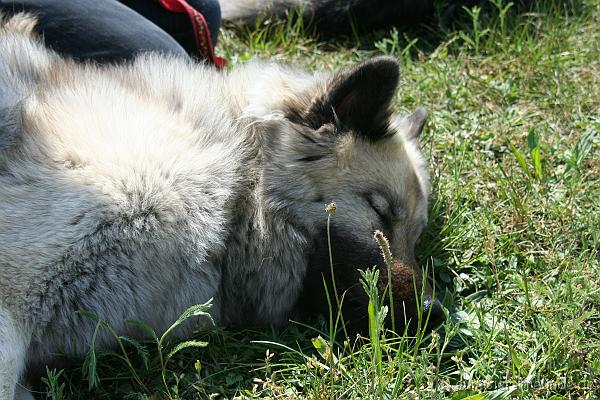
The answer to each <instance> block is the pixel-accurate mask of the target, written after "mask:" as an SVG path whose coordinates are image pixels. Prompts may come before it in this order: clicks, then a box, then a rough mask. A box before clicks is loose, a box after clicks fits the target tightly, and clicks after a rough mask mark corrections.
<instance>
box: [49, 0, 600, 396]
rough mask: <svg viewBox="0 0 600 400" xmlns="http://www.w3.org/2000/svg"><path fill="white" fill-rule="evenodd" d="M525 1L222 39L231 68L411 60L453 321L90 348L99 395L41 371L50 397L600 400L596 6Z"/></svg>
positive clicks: (410, 92)
mask: <svg viewBox="0 0 600 400" xmlns="http://www.w3.org/2000/svg"><path fill="white" fill-rule="evenodd" d="M531 3H533V4H532V5H530V6H529V7H528V8H525V6H517V5H514V4H511V3H508V2H507V1H504V0H492V1H489V2H488V3H485V4H483V5H482V6H480V7H472V8H469V9H465V10H463V11H462V12H461V13H459V14H458V15H456V16H455V17H456V19H455V23H454V24H451V25H449V24H448V23H447V22H446V23H444V24H442V23H441V22H439V21H438V20H437V19H436V20H434V21H431V22H430V24H429V26H427V27H424V28H421V29H420V30H418V31H411V32H399V31H397V30H391V31H389V32H379V33H375V34H368V35H366V34H363V35H353V37H352V38H349V39H347V40H342V41H338V42H331V41H328V42H325V41H320V40H319V39H318V38H316V37H315V36H314V35H312V34H311V32H310V27H305V26H303V25H301V24H297V23H296V24H294V23H275V22H272V21H270V22H269V21H267V22H263V23H261V24H259V25H258V26H257V27H256V28H254V29H237V28H233V27H226V29H225V30H224V31H223V35H222V37H221V41H220V44H219V51H220V53H221V54H223V55H225V56H226V57H227V58H228V59H229V60H230V62H231V64H233V65H235V64H238V63H240V62H243V61H246V60H248V59H249V58H251V57H254V56H259V57H265V58H271V59H278V60H281V61H289V62H293V63H296V64H301V65H305V66H307V67H308V68H311V69H313V68H325V69H333V68H338V67H341V66H345V65H351V64H352V63H355V62H356V61H358V60H362V59H365V58H367V57H369V56H372V55H374V54H376V53H379V52H384V53H387V54H391V55H393V56H396V57H397V58H398V59H399V60H400V61H401V63H402V77H403V78H402V79H403V82H402V88H401V90H400V94H399V95H398V97H397V107H398V109H399V110H402V111H406V112H408V111H410V110H412V109H414V108H415V107H417V106H425V107H427V108H428V109H429V111H430V116H431V117H430V120H429V123H428V126H427V129H426V133H425V135H424V139H423V141H424V143H423V148H424V151H425V153H426V154H427V156H428V158H429V160H430V171H431V174H432V178H433V179H432V180H433V193H432V201H431V213H430V222H429V226H428V228H427V230H426V231H425V233H424V235H423V237H422V239H421V241H420V245H419V249H418V255H419V261H420V262H421V264H422V265H423V266H426V267H427V268H428V270H429V271H433V272H434V276H435V281H436V287H437V292H438V297H439V298H441V299H443V302H444V305H445V306H446V308H447V309H448V311H449V317H450V318H449V319H448V322H447V323H446V324H445V326H443V327H441V328H440V329H439V330H438V331H436V332H434V333H433V334H431V335H428V336H424V337H423V336H420V337H417V339H416V340H415V339H412V340H411V339H407V338H405V337H399V336H394V335H391V334H389V333H385V332H383V334H381V329H379V328H380V326H379V328H378V329H379V330H377V329H375V330H372V335H371V337H370V338H366V339H363V340H358V341H356V340H354V338H348V339H347V340H340V341H336V339H335V338H333V337H332V335H331V332H330V327H328V322H327V321H321V320H318V321H315V322H314V323H313V324H310V325H304V324H300V323H292V324H290V326H289V327H288V328H286V329H285V330H283V331H275V330H269V329H267V330H262V331H231V330H213V331H209V332H201V333H198V337H197V338H195V339H197V340H198V341H199V342H208V343H209V344H208V346H206V347H203V348H196V347H194V348H186V349H182V350H181V351H179V352H178V353H177V354H174V355H172V357H169V358H170V361H169V363H168V364H167V365H166V366H165V363H164V360H163V358H162V357H163V356H162V355H161V352H160V351H156V350H152V349H153V348H155V347H152V346H151V344H137V345H133V346H129V347H128V348H129V349H130V350H127V352H126V354H128V355H127V356H123V354H122V353H119V354H96V355H95V361H94V363H95V367H94V371H93V372H94V373H95V374H97V375H96V376H97V378H98V379H99V381H98V382H95V384H94V385H92V386H93V387H92V388H91V389H89V388H88V386H89V380H88V379H86V378H85V377H84V374H83V373H82V368H81V366H76V367H74V368H71V369H68V370H64V371H49V372H48V375H47V377H46V378H45V382H46V384H45V388H44V389H45V390H46V391H47V392H48V398H53V399H78V398H81V399H109V398H119V399H120V398H129V399H137V398H140V399H142V398H148V399H159V398H169V397H170V398H173V399H177V398H184V399H196V398H199V399H205V398H215V399H224V398H227V399H233V398H235V399H255V398H264V399H296V398H307V399H339V398H344V399H346V398H348V399H352V398H356V399H363V398H385V399H453V400H458V399H469V400H475V399H505V398H511V399H512V398H516V399H552V400H559V399H596V398H599V397H600V315H599V312H600V257H599V252H598V251H599V243H600V159H599V157H598V145H599V142H600V134H599V132H600V45H599V44H600V28H598V27H599V26H600V3H599V1H598V0H581V1H575V0H573V1H535V2H531ZM324 218H326V215H325V214H324ZM332 218H335V216H332ZM357 267H361V268H363V267H366V266H357ZM363 278H364V282H363V284H364V285H365V288H366V289H369V279H371V280H372V279H373V278H372V276H371V275H370V273H369V272H366V273H365V274H364V275H363ZM373 300H376V299H373ZM367 312H370V315H369V317H370V319H371V320H372V321H374V322H373V323H374V324H377V321H378V318H379V319H380V318H381V316H382V315H385V310H384V309H383V307H381V306H379V305H378V304H377V302H376V301H375V302H374V303H373V307H372V309H371V308H370V309H369V311H368V310H365V313H367ZM332 321H333V320H332ZM374 327H375V328H377V327H378V325H374ZM169 346H176V344H169ZM165 348H166V347H165ZM169 348H174V347H169ZM86 367H87V368H88V369H89V363H88V364H86ZM88 372H89V371H88ZM87 376H89V374H88V375H87ZM138 380H139V381H140V382H142V383H143V385H140V384H139V382H137V381H138Z"/></svg>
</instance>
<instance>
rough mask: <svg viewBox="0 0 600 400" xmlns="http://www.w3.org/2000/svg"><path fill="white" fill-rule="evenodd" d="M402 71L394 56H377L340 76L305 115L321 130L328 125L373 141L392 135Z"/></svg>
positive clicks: (310, 123) (309, 122) (314, 127)
mask: <svg viewBox="0 0 600 400" xmlns="http://www.w3.org/2000/svg"><path fill="white" fill-rule="evenodd" d="M399 80H400V72H399V65H398V62H397V61H396V60H395V59H394V58H392V57H375V58H372V59H370V60H367V61H365V62H362V63H360V64H358V65H357V66H356V67H354V68H352V69H349V70H347V71H343V72H341V73H339V74H338V75H336V76H335V77H334V78H333V80H332V82H331V84H330V86H329V87H328V89H327V90H326V92H325V93H324V94H323V95H322V97H321V98H320V99H318V100H317V101H315V102H313V104H312V105H311V107H310V109H309V111H308V113H307V115H306V116H305V118H306V120H307V122H308V124H309V126H311V127H312V128H313V129H315V130H317V129H319V128H320V127H321V126H323V125H325V124H327V123H333V124H335V125H336V126H337V127H338V128H339V130H340V131H342V132H344V131H353V132H355V133H357V134H359V135H361V136H363V137H365V138H368V139H371V140H377V139H380V138H382V137H384V136H386V135H388V134H389V121H390V116H391V103H392V100H393V98H394V95H395V93H396V89H397V88H398V82H399Z"/></svg>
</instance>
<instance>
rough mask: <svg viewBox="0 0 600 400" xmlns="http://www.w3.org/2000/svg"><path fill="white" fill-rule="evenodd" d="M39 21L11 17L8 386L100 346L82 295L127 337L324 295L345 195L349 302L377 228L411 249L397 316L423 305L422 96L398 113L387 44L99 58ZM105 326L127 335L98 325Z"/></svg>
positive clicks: (6, 67)
mask: <svg viewBox="0 0 600 400" xmlns="http://www.w3.org/2000/svg"><path fill="white" fill-rule="evenodd" d="M34 23H35V21H34V20H32V19H31V18H30V17H28V16H27V15H16V16H15V17H13V18H12V19H7V20H4V21H3V22H0V250H1V251H0V399H12V398H13V397H14V396H15V394H14V393H15V390H16V389H15V388H16V387H17V383H18V381H19V380H20V379H21V378H22V377H23V376H24V374H25V373H26V372H27V373H28V374H29V375H35V374H36V373H37V372H38V371H39V370H40V369H42V368H43V366H45V365H47V364H51V365H52V364H54V365H56V363H57V362H58V361H59V359H60V356H61V355H64V356H67V357H81V356H82V355H84V354H85V353H86V352H87V351H88V350H89V340H90V338H91V337H92V332H93V330H94V322H93V321H91V320H90V319H86V318H84V317H82V316H80V315H79V314H77V313H76V311H77V310H87V311H90V312H92V313H95V314H96V315H98V316H100V317H102V318H104V319H106V320H107V321H108V322H109V323H110V324H111V325H112V326H113V327H114V329H115V330H116V331H117V332H119V333H120V334H126V335H130V336H132V337H141V336H143V335H142V332H140V331H138V330H136V329H135V327H134V326H133V325H131V324H127V323H126V322H125V320H126V319H128V318H137V319H141V320H144V321H147V322H148V323H150V324H151V325H153V326H154V327H155V328H156V329H157V330H158V331H161V330H164V329H165V328H167V327H168V326H169V325H170V324H171V323H172V322H173V321H174V320H175V319H176V317H177V316H178V315H179V313H181V312H182V311H183V310H184V309H185V308H187V307H188V306H191V305H193V304H198V303H201V302H205V301H207V300H208V299H209V298H214V306H213V308H212V310H211V313H212V315H213V317H214V319H215V320H216V321H217V323H219V324H221V325H224V326H226V325H244V324H246V325H247V324H284V323H285V322H286V321H287V320H288V318H289V317H290V316H291V315H292V313H296V312H300V311H313V310H315V311H319V306H320V305H319V303H318V302H319V301H322V300H323V298H322V296H321V295H320V294H318V293H321V292H323V287H322V276H323V275H324V276H325V277H326V278H328V277H329V273H328V271H329V261H328V260H329V257H328V252H327V250H326V249H327V236H326V234H324V231H325V226H326V219H327V217H326V214H325V211H324V205H325V204H326V203H328V202H330V201H332V200H335V201H336V202H337V207H338V209H337V212H336V213H335V215H334V216H333V222H332V238H331V239H332V243H333V246H334V249H333V257H334V260H335V269H336V279H338V285H339V286H338V290H340V292H341V291H346V290H347V299H348V302H347V306H346V305H345V306H344V307H345V308H347V310H346V311H348V315H347V316H346V319H347V320H348V321H349V322H350V323H353V322H356V323H357V324H358V323H360V322H361V321H360V320H361V316H362V315H363V314H365V307H366V302H365V301H366V300H365V297H364V295H363V294H362V290H360V289H359V288H358V285H357V278H358V274H357V272H356V268H357V267H361V268H366V267H370V266H373V265H376V264H378V265H382V263H381V257H380V255H379V251H378V249H377V246H376V244H375V242H374V241H373V239H372V234H373V230H374V229H383V230H384V232H385V233H386V235H387V236H388V237H389V238H390V240H391V243H392V249H393V251H394V253H395V255H396V256H397V261H396V264H395V265H394V268H393V277H392V278H393V281H394V285H393V286H394V288H393V290H394V296H395V297H394V299H395V302H398V304H395V306H396V307H398V308H399V311H398V315H400V313H401V310H408V311H407V313H408V315H407V317H408V318H411V317H414V315H412V314H411V311H410V310H412V309H413V308H411V307H413V303H414V302H415V299H414V297H415V294H414V291H413V284H414V282H413V278H414V279H416V281H417V287H420V282H421V276H420V274H419V271H418V268H416V265H415V263H414V257H413V248H414V244H415V241H416V240H417V238H418V236H419V234H420V232H421V230H422V229H423V226H424V224H425V220H426V214H427V211H426V210H427V195H428V190H429V189H428V178H427V174H426V172H425V167H424V163H423V160H422V158H421V156H420V154H419V151H418V147H417V143H416V136H417V135H418V133H419V132H420V131H421V129H422V127H423V123H424V119H425V112H424V111H423V110H418V111H417V112H415V113H414V114H413V115H412V116H410V117H408V118H398V117H395V116H393V115H392V112H391V108H390V107H391V106H390V105H391V102H392V99H393V97H394V94H395V91H396V87H397V84H398V65H397V63H396V62H395V61H394V60H393V59H390V58H385V57H384V58H376V59H372V60H369V61H366V62H364V63H362V64H359V65H357V66H356V67H354V68H352V69H349V70H344V71H341V72H338V73H335V74H333V75H329V74H309V73H306V72H303V71H301V70H297V69H293V68H290V67H286V66H282V65H277V64H271V63H263V62H258V61H256V62H251V63H248V64H247V65H245V66H242V67H240V68H237V69H235V70H234V71H232V72H230V73H222V72H219V71H216V70H214V69H213V68H211V67H208V66H203V65H198V64H194V63H192V62H190V61H186V60H179V59H169V58H163V57H161V56H159V55H146V56H142V57H140V58H139V59H137V61H135V62H134V63H132V64H129V65H122V66H108V67H99V66H96V65H92V64H89V65H83V64H77V63H75V62H73V61H70V60H66V59H63V58H61V57H60V56H58V55H57V54H55V53H53V52H51V51H49V50H47V49H46V48H45V47H44V46H43V44H42V43H41V42H40V41H39V40H37V39H36V38H35V36H34V35H33V34H32V28H33V26H34ZM382 273H383V277H382V282H387V278H386V277H385V276H386V275H385V269H382ZM329 282H331V281H329ZM426 297H427V299H426V303H427V304H431V303H430V293H429V292H427V296H426ZM427 304H426V305H427ZM325 309H326V307H325ZM398 319H402V318H401V317H400V318H398ZM196 322H197V323H202V321H196ZM192 329H193V326H192V325H190V324H188V325H184V326H182V328H181V329H180V330H179V331H178V332H177V333H178V334H179V335H180V336H186V335H189V334H190V333H191V330H192ZM96 344H97V346H100V347H103V348H107V347H110V346H112V345H114V343H113V339H112V337H111V336H110V335H109V334H108V333H107V332H104V331H100V333H99V336H98V338H97V341H96ZM22 394H23V393H21V395H22ZM18 396H20V395H19V394H17V397H18Z"/></svg>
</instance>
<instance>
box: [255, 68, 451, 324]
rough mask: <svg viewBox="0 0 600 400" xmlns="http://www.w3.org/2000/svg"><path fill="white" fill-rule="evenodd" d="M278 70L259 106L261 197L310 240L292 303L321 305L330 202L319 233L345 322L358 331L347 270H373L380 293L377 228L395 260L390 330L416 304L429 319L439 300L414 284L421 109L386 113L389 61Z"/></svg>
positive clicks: (362, 310) (421, 222)
mask: <svg viewBox="0 0 600 400" xmlns="http://www.w3.org/2000/svg"><path fill="white" fill-rule="evenodd" d="M279 72H280V73H281V74H282V75H281V76H283V78H281V79H280V80H278V78H277V76H275V77H274V78H273V87H272V89H271V90H270V93H269V95H270V96H269V97H268V99H269V102H268V103H269V104H268V107H266V108H267V109H269V110H270V112H271V116H274V117H273V118H272V119H273V121H274V122H273V123H272V125H271V128H270V129H269V132H268V134H267V137H266V139H265V140H268V141H269V142H270V143H269V145H268V146H266V147H267V148H268V149H269V151H268V152H267V154H265V157H266V164H265V165H266V170H265V171H264V177H265V179H264V193H265V197H266V199H267V202H268V204H269V206H270V207H272V208H273V209H279V210H281V213H282V214H283V215H284V218H286V219H287V220H288V222H289V223H291V224H294V225H296V226H301V227H302V229H304V230H305V231H306V232H308V235H309V237H311V238H312V240H313V246H312V251H311V253H310V256H309V267H308V271H307V276H306V279H305V284H304V288H303V290H304V295H303V296H301V298H300V301H299V305H298V306H299V308H301V309H304V310H307V309H309V310H315V311H317V310H318V311H322V312H326V311H327V309H328V306H327V304H328V303H327V301H326V298H325V296H324V292H325V290H324V287H323V277H325V280H326V281H327V282H329V284H330V285H331V282H332V278H331V272H330V257H329V256H330V252H329V246H328V234H327V214H326V213H325V210H324V208H325V205H326V204H328V203H330V202H335V203H336V205H337V210H336V212H335V214H334V215H332V218H331V224H330V233H329V238H330V241H331V257H332V260H333V271H334V275H335V282H336V286H337V291H338V294H339V295H340V296H341V295H342V294H343V293H344V301H343V307H342V308H343V311H344V318H345V320H346V321H347V322H349V323H350V324H351V325H352V326H354V327H356V328H358V329H362V328H364V327H365V326H366V323H367V319H366V316H367V311H366V309H367V303H368V299H367V296H366V294H365V293H364V291H363V288H362V286H361V285H360V283H359V273H358V270H357V269H359V268H360V269H366V268H370V267H373V266H375V265H376V266H378V267H379V269H380V285H379V286H380V293H381V294H383V292H384V289H385V287H386V284H387V283H388V269H387V267H386V266H385V263H384V260H383V258H382V255H381V251H380V249H379V247H378V244H377V242H376V241H375V240H374V238H373V233H374V231H376V230H380V231H382V232H383V233H384V235H385V236H386V237H387V238H388V239H389V243H390V247H391V251H392V253H393V256H394V259H395V261H394V263H393V265H392V268H391V275H392V276H391V282H392V294H393V296H392V297H393V302H394V305H393V306H394V311H395V316H396V320H397V326H396V327H397V330H401V329H403V327H406V325H403V322H404V321H412V323H409V325H410V327H411V328H412V327H415V326H416V320H417V318H418V317H417V314H419V312H418V310H419V309H420V310H421V311H422V321H424V320H426V319H429V325H430V326H433V325H434V324H436V323H438V322H439V321H440V320H441V319H442V318H443V314H442V310H441V306H440V304H439V302H437V300H435V299H434V298H433V296H432V291H431V289H430V288H429V286H428V285H427V284H426V283H425V284H424V278H423V276H422V273H421V268H420V267H419V266H418V265H417V263H416V262H415V255H414V248H415V244H416V242H417V239H418V238H419V235H420V234H421V232H422V230H423V229H424V228H425V226H426V222H427V203H428V194H429V179H428V175H427V172H426V169H425V163H424V161H423V158H422V156H421V154H420V151H419V144H418V138H419V135H420V133H421V131H422V129H423V126H424V124H425V120H426V117H427V113H426V111H425V110H424V109H417V110H416V111H415V112H414V113H413V114H411V115H410V116H408V117H399V116H397V115H394V113H393V110H392V103H393V99H394V96H395V93H396V90H397V87H398V82H399V66H398V63H397V62H396V61H395V60H394V59H393V58H390V57H377V58H373V59H370V60H368V61H365V62H363V63H360V64H358V65H356V66H355V67H353V68H350V69H346V70H342V71H340V72H338V73H335V74H333V75H332V76H320V75H310V76H309V75H302V74H298V73H289V74H287V76H286V74H285V73H284V72H285V71H281V70H280V71H279ZM265 95H266V94H265ZM264 104H265V103H264V102H263V105H262V106H263V107H264ZM329 289H330V290H329V293H330V295H332V296H333V291H332V290H331V289H332V287H331V286H330V287H329ZM332 302H333V303H334V304H335V300H333V301H332ZM420 305H422V306H423V307H422V308H420V307H419V306H420Z"/></svg>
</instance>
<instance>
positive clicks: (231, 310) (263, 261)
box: [218, 118, 312, 325]
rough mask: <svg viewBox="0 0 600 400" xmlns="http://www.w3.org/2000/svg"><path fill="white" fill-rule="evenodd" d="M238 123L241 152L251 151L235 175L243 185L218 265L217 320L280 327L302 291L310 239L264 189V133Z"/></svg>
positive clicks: (266, 142)
mask: <svg viewBox="0 0 600 400" xmlns="http://www.w3.org/2000/svg"><path fill="white" fill-rule="evenodd" d="M240 123H241V124H245V125H246V126H245V127H244V129H243V132H244V133H245V140H246V144H247V146H246V148H247V149H251V151H250V152H248V153H247V159H246V162H245V163H243V164H244V165H243V171H240V173H242V174H243V176H244V184H243V185H242V187H241V188H240V190H239V192H238V193H237V196H236V200H235V201H234V202H232V207H231V209H230V210H231V211H230V213H231V226H230V229H229V239H228V242H227V245H226V249H225V253H224V254H223V255H222V256H221V257H220V260H219V263H220V264H221V265H222V267H223V269H222V273H223V275H222V282H221V290H220V293H219V297H220V298H219V299H218V300H219V301H220V302H221V304H222V307H221V310H226V312H225V313H223V315H221V316H220V317H221V319H222V323H224V324H226V325H249V324H250V325H252V324H256V325H269V324H273V325H283V324H285V323H286V322H287V320H288V318H289V316H290V315H291V313H292V311H293V309H294V306H295V304H296V302H297V299H298V297H299V295H300V292H301V288H302V284H303V281H304V277H305V273H306V270H307V268H308V266H307V264H308V251H309V246H310V244H311V242H312V237H311V236H312V235H311V232H310V230H309V229H307V227H305V226H303V225H301V224H300V223H299V222H298V221H297V220H296V218H294V216H293V214H292V213H290V211H289V210H288V209H286V208H279V207H278V206H277V204H278V200H277V199H276V198H274V195H273V194H272V193H268V191H266V190H265V189H266V186H267V183H268V182H266V181H265V180H266V179H268V178H267V177H266V176H265V175H266V174H265V170H266V169H267V168H268V166H269V165H268V163H269V161H268V157H267V154H268V153H269V152H270V151H271V150H272V149H271V148H270V146H271V141H270V140H266V138H265V135H268V134H269V132H265V129H264V127H263V126H262V125H261V123H260V121H248V120H247V119H246V118H242V120H241V121H240ZM271 134H272V132H271ZM298 243H303V245H301V246H299V245H298ZM240 260H243V265H240V264H239V263H240ZM274 276H277V278H274ZM234 288H235V289H234ZM233 289H234V290H235V291H234V290H233Z"/></svg>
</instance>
